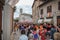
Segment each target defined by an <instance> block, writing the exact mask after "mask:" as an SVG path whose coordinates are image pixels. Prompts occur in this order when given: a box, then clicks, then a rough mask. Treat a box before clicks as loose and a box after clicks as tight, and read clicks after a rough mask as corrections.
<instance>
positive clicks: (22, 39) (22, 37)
mask: <svg viewBox="0 0 60 40" xmlns="http://www.w3.org/2000/svg"><path fill="white" fill-rule="evenodd" d="M19 40H28V37H27V36H26V35H21V36H20V38H19Z"/></svg>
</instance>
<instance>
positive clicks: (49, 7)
mask: <svg viewBox="0 0 60 40" xmlns="http://www.w3.org/2000/svg"><path fill="white" fill-rule="evenodd" d="M47 13H48V17H51V13H52V6H48V7H47Z"/></svg>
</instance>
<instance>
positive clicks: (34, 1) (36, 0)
mask: <svg viewBox="0 0 60 40" xmlns="http://www.w3.org/2000/svg"><path fill="white" fill-rule="evenodd" d="M35 1H37V0H34V2H33V5H32V8H33V6H34V4H35Z"/></svg>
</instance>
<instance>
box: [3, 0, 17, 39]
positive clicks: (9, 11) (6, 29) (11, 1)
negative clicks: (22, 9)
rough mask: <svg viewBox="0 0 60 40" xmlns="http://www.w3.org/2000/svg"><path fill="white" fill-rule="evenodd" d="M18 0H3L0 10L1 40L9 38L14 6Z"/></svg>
mask: <svg viewBox="0 0 60 40" xmlns="http://www.w3.org/2000/svg"><path fill="white" fill-rule="evenodd" d="M17 2H18V0H5V3H4V4H5V5H4V6H3V8H4V9H3V10H2V30H3V34H2V35H3V36H2V40H11V29H12V26H13V13H14V6H15V4H16V3H17Z"/></svg>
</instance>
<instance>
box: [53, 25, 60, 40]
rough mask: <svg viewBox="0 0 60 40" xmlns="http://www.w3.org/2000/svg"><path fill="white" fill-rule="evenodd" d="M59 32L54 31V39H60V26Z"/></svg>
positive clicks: (59, 27)
mask: <svg viewBox="0 0 60 40" xmlns="http://www.w3.org/2000/svg"><path fill="white" fill-rule="evenodd" d="M56 28H57V30H58V31H57V32H55V33H54V40H60V26H58V27H57V26H56Z"/></svg>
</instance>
